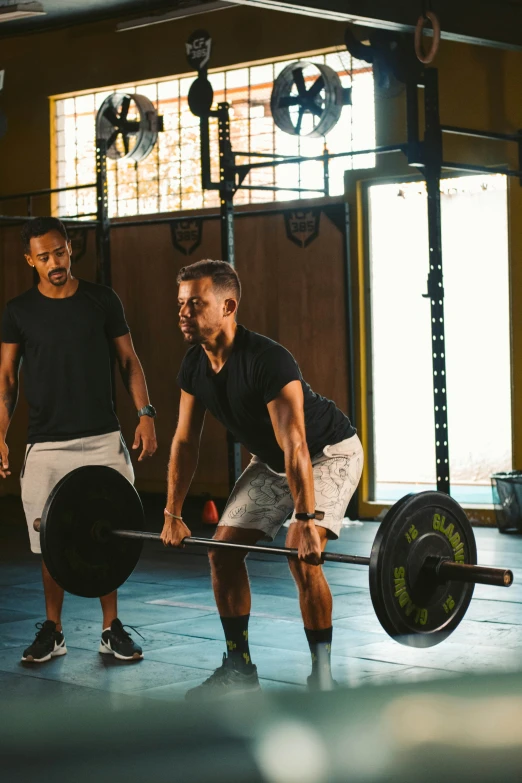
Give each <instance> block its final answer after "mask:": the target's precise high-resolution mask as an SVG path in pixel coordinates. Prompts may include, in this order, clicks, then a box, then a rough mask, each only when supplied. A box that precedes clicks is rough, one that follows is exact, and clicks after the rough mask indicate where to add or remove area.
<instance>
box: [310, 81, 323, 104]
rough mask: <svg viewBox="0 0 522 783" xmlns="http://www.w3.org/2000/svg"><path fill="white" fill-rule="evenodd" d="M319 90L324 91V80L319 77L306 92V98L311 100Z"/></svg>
mask: <svg viewBox="0 0 522 783" xmlns="http://www.w3.org/2000/svg"><path fill="white" fill-rule="evenodd" d="M321 90H324V79H323V77H322V76H319V78H318V79H316V80H315V82H314V83H313V84H312V86H311V87H310V89H309V90H308V97H309V98H310V99H312V100H313V99H314V98H315V96H316V95H317V94H318V93H320V92H321Z"/></svg>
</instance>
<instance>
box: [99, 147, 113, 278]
mask: <svg viewBox="0 0 522 783" xmlns="http://www.w3.org/2000/svg"><path fill="white" fill-rule="evenodd" d="M96 213H97V224H96V250H97V258H98V264H97V268H96V282H97V283H100V284H101V285H107V286H110V285H111V282H112V275H111V225H110V220H109V186H108V183H107V142H106V141H105V140H104V139H96Z"/></svg>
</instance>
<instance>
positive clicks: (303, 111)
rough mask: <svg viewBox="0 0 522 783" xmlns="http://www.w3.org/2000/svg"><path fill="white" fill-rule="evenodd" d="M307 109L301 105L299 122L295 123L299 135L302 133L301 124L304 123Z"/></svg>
mask: <svg viewBox="0 0 522 783" xmlns="http://www.w3.org/2000/svg"><path fill="white" fill-rule="evenodd" d="M304 113H305V110H304V109H303V108H302V107H301V108H300V109H299V117H298V118H297V122H296V125H295V132H296V134H297V135H298V136H300V134H301V125H302V124H303V117H304Z"/></svg>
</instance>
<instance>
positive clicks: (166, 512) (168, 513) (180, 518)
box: [163, 508, 183, 522]
mask: <svg viewBox="0 0 522 783" xmlns="http://www.w3.org/2000/svg"><path fill="white" fill-rule="evenodd" d="M163 513H164V514H166V515H167V516H168V517H170V518H171V519H179V521H180V522H183V517H178V515H177V514H171V513H170V511H167V509H166V508H164V509H163Z"/></svg>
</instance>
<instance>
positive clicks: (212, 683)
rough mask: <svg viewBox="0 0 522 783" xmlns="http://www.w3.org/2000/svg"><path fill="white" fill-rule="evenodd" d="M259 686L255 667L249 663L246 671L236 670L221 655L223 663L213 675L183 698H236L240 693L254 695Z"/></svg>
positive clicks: (224, 656)
mask: <svg viewBox="0 0 522 783" xmlns="http://www.w3.org/2000/svg"><path fill="white" fill-rule="evenodd" d="M260 690H261V686H260V685H259V680H258V678H257V666H255V665H254V664H253V663H251V664H250V665H249V666H248V668H247V669H246V670H241V669H236V667H235V666H234V664H233V662H232V659H231V658H227V654H226V653H223V662H222V664H221V666H220V667H219V668H218V669H216V671H215V672H214V674H211V675H210V677H209V678H208V679H207V680H205V682H202V683H201V685H197V686H196V687H195V688H191V689H190V690H189V691H187V692H186V694H185V698H186V699H188V700H191V699H219V698H222V697H224V696H237V695H240V694H242V693H255V692H256V691H260Z"/></svg>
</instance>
